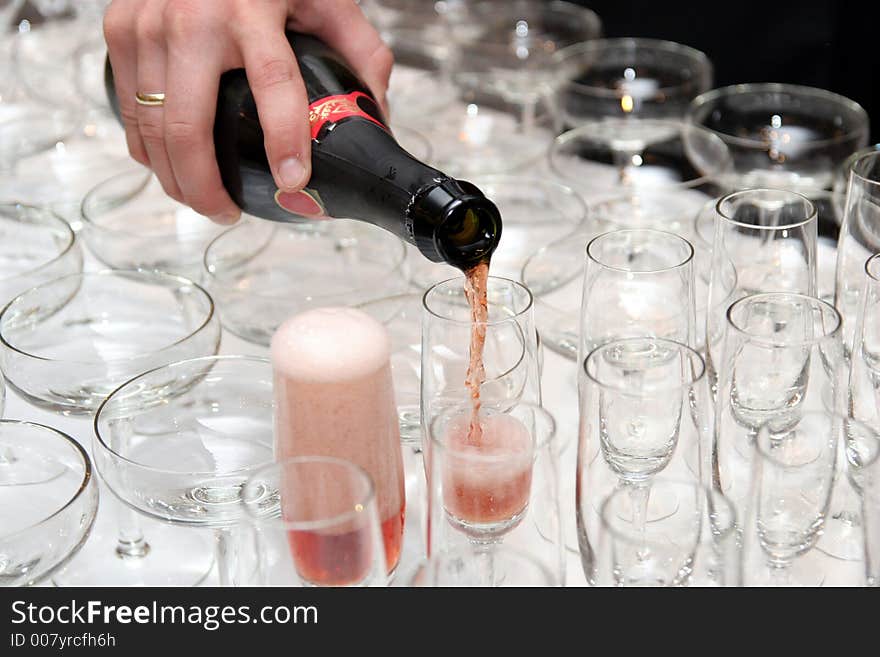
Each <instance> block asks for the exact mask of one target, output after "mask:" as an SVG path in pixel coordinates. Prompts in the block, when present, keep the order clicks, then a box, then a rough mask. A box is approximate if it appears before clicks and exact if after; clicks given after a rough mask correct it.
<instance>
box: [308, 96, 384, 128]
mask: <svg viewBox="0 0 880 657" xmlns="http://www.w3.org/2000/svg"><path fill="white" fill-rule="evenodd" d="M359 98H366V99H367V100H368V101H369V103H370V104H373V103H374V101H373V99H372V98H370V97H369V96H368V95H367V94H365V93H364V92H362V91H354V92H352V93H350V94H343V95H340V96H326V97H324V98H321V99H320V100H316V101H315V102H314V103H312V104H311V105H309V123H310V124H311V126H312V139H317V138H318V135H319V134H320V132H321V128H323V127H324V126H325V125H326V124H328V123H336V122H337V121H339V120H341V119H344V118H346V117H349V116H359V117H361V118H362V119H366V120H367V121H372V122H373V123H375V124H376V125H377V126H379V127H381V128H382V129H386V130H387V128H386V127H385V126H384V125H383V124H382V122H381V121H379V120H378V119H376V118H375V117H373V116H370V115H369V114H367V113H366V112H365V111H364V110H362V109H361V107H360V105H358V99H359Z"/></svg>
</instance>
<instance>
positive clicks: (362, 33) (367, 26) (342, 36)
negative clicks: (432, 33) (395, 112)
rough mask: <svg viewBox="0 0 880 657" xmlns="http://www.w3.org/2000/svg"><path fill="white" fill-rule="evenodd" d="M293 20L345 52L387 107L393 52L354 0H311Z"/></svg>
mask: <svg viewBox="0 0 880 657" xmlns="http://www.w3.org/2000/svg"><path fill="white" fill-rule="evenodd" d="M291 22H292V25H293V27H294V28H295V29H297V30H300V31H302V32H307V33H309V34H313V35H315V36H316V37H318V38H319V39H321V40H323V41H324V42H325V43H326V44H327V45H328V46H330V47H331V48H333V49H334V50H335V51H336V52H338V53H339V54H340V55H342V56H343V57H344V58H345V60H346V61H347V62H348V63H349V65H350V66H351V67H352V68H353V69H354V71H355V73H357V75H358V77H360V78H361V80H363V81H364V82H365V83H366V85H367V86H368V87H369V88H370V91H372V92H373V95H374V96H375V97H376V100H377V101H378V102H379V103H380V104H381V105H382V106H383V107H385V92H386V91H387V90H388V78H389V77H390V75H391V67H392V65H393V64H394V56H393V55H392V54H391V49H390V48H388V46H387V45H385V42H384V41H382V37H380V36H379V33H378V32H377V31H376V28H374V27H373V26H372V24H371V23H370V21H368V20H367V17H366V16H364V13H363V12H362V11H361V9H360V7H358V5H357V4H356V3H355V2H354V1H353V0H310V1H309V2H307V3H304V6H303V8H302V9H300V10H299V11H298V12H297V13H296V14H295V15H294V16H293V17H292V19H291Z"/></svg>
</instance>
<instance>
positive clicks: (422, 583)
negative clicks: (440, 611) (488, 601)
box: [409, 545, 559, 588]
mask: <svg viewBox="0 0 880 657" xmlns="http://www.w3.org/2000/svg"><path fill="white" fill-rule="evenodd" d="M492 556H493V559H494V560H495V567H496V569H497V570H499V571H501V572H502V573H503V577H496V578H495V579H494V581H493V582H492V586H495V587H548V586H558V585H559V584H558V582H557V580H556V577H555V576H554V575H553V573H552V572H551V571H550V570H548V569H547V567H546V566H545V565H544V564H543V563H542V562H541V560H540V559H538V558H536V557H534V556H533V555H531V554H529V553H528V552H523V551H520V550H515V549H513V548H509V547H507V546H506V545H499V546H496V547H495V549H494V553H493V555H492ZM483 575H484V574H483V572H482V571H481V569H480V553H479V549H478V548H477V547H475V546H473V545H467V546H464V547H461V548H458V549H456V550H451V551H449V552H440V553H439V554H435V555H434V556H433V557H431V558H430V559H427V560H425V561H424V562H422V563H421V564H420V565H419V566H418V568H417V569H416V572H415V573H414V574H413V576H412V578H411V579H410V581H409V586H418V587H440V588H447V587H456V588H461V587H480V586H486V585H487V582H486V580H485V578H484V576H483Z"/></svg>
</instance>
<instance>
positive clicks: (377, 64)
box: [104, 0, 393, 223]
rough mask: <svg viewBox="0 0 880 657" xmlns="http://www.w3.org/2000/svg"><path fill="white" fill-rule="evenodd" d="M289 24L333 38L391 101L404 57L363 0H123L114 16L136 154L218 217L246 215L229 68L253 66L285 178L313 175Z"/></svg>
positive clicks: (277, 173)
mask: <svg viewBox="0 0 880 657" xmlns="http://www.w3.org/2000/svg"><path fill="white" fill-rule="evenodd" d="M285 28H290V29H292V30H295V31H297V32H303V33H307V34H312V35H314V36H316V37H318V38H319V39H322V40H323V41H325V42H326V43H327V44H328V45H329V46H330V47H331V48H333V49H335V50H336V51H337V52H339V53H340V54H341V55H342V56H343V57H345V59H346V60H347V61H348V62H349V64H350V65H351V67H352V69H353V70H354V71H355V72H356V73H357V74H358V75H359V77H360V78H361V79H362V80H363V81H364V82H365V83H366V84H367V85H368V86H369V87H370V89H371V90H372V92H373V94H374V95H375V96H376V99H377V100H378V101H379V103H380V104H381V105H384V104H385V92H386V90H387V87H388V76H389V75H390V73H391V65H392V62H393V57H392V55H391V51H390V50H389V49H388V47H387V46H385V44H384V43H383V42H382V40H381V39H380V37H379V35H378V33H377V32H376V30H375V29H374V28H373V27H372V26H371V25H370V23H369V22H368V21H367V19H366V18H365V17H364V15H363V14H362V12H361V10H360V8H359V7H358V6H357V4H355V2H354V0H112V2H111V4H110V6H109V7H108V9H107V12H106V14H105V16H104V35H105V38H106V40H107V47H108V51H109V54H110V63H111V66H112V68H113V75H114V81H115V85H116V92H117V95H118V98H119V106H120V110H121V114H122V121H123V124H124V127H125V136H126V141H127V142H128V150H129V152H130V153H131V156H132V157H133V158H134V159H135V160H137V161H138V162H140V163H141V164H144V165H146V166H148V167H150V168H151V169H152V170H153V171H154V173H155V174H156V176H157V178H158V179H159V181H160V182H161V183H162V187H163V188H164V190H165V192H166V193H167V194H168V195H169V196H171V197H173V198H174V199H176V200H178V201H180V202H182V203H185V204H187V205H189V206H191V207H192V208H193V209H194V210H196V211H197V212H199V213H201V214H204V215H206V216H208V217H210V218H211V219H213V220H214V221H216V222H218V223H234V222H235V221H236V220H237V219H238V217H239V216H240V214H241V212H240V210H239V209H238V207H237V206H236V205H235V203H234V202H233V201H232V199H231V198H230V196H229V194H228V193H227V192H226V190H225V189H224V188H223V183H222V181H221V178H220V170H219V167H218V165H217V161H216V157H215V154H214V138H213V128H214V118H215V114H216V106H217V94H218V91H219V81H220V76H221V75H222V74H223V73H224V72H226V71H228V70H231V69H235V68H244V69H245V71H246V72H247V78H248V83H249V84H250V86H251V89H252V90H253V93H254V98H255V100H256V103H257V111H258V113H259V116H260V124H261V125H262V127H263V132H264V134H265V146H266V154H267V156H268V159H269V164H270V166H271V168H272V175H273V177H274V179H275V183H276V184H277V186H278V187H279V189H282V190H283V191H287V192H294V191H298V190H300V189H302V188H303V187H304V186H305V184H306V183H307V182H308V180H309V177H310V175H311V135H310V132H309V121H308V96H307V95H306V90H305V87H304V85H303V81H302V78H301V76H300V72H299V67H298V65H297V63H296V58H295V57H294V54H293V51H292V49H291V47H290V44H289V43H288V41H287V38H286V37H285V34H284V30H285ZM138 92H141V93H147V94H154V93H164V94H165V101H164V104H161V105H151V106H145V105H141V104H139V103H137V102H136V101H135V95H136V94H137V93H138Z"/></svg>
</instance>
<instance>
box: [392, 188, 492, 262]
mask: <svg viewBox="0 0 880 657" xmlns="http://www.w3.org/2000/svg"><path fill="white" fill-rule="evenodd" d="M407 223H408V224H409V225H410V226H411V227H412V228H411V229H412V232H413V238H414V242H415V245H416V246H417V247H418V249H419V251H421V252H422V254H423V255H424V256H425V257H426V258H428V259H429V260H432V261H434V262H448V263H449V264H451V265H454V266H456V267H458V268H459V269H462V270H467V269H470V268H471V267H473V266H474V265H476V264H478V263H480V262H487V261H488V260H489V258H490V257H491V255H492V252H493V251H494V250H495V247H496V246H497V245H498V241H499V239H500V238H501V216H500V214H499V212H498V208H497V207H495V204H494V203H492V202H491V201H490V200H489V199H487V198H486V197H485V196H483V193H482V192H481V191H480V190H479V189H477V187H476V186H474V185H472V184H471V183H469V182H466V181H463V180H455V179H453V178H448V177H445V178H444V179H442V180H439V181H437V182H436V184H434V185H432V186H430V187H426V188H425V189H423V190H421V191H420V192H419V193H418V194H417V195H416V197H415V198H414V200H413V203H412V205H411V206H410V207H409V208H408V210H407Z"/></svg>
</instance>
